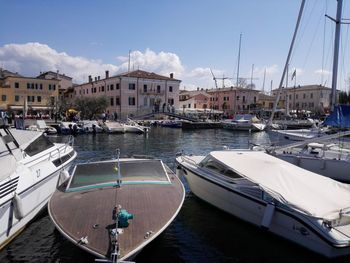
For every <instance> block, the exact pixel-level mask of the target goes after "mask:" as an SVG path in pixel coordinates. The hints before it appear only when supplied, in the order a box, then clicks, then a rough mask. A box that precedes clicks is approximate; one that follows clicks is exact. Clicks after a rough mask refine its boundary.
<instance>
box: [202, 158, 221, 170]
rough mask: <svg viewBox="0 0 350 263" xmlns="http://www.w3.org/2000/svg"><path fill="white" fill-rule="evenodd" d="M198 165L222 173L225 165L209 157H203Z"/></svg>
mask: <svg viewBox="0 0 350 263" xmlns="http://www.w3.org/2000/svg"><path fill="white" fill-rule="evenodd" d="M199 166H200V167H203V168H206V169H209V170H211V171H214V172H217V173H222V172H224V171H225V166H223V165H222V164H220V163H218V162H217V161H215V160H213V159H211V158H206V159H204V160H203V161H202V162H201V163H200V164H199Z"/></svg>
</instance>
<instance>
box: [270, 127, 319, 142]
mask: <svg viewBox="0 0 350 263" xmlns="http://www.w3.org/2000/svg"><path fill="white" fill-rule="evenodd" d="M271 132H273V133H276V134H277V135H278V136H283V137H284V138H285V139H288V140H292V141H304V140H308V139H312V138H317V137H321V136H324V135H325V133H324V132H322V131H321V130H308V129H299V130H272V131H271Z"/></svg>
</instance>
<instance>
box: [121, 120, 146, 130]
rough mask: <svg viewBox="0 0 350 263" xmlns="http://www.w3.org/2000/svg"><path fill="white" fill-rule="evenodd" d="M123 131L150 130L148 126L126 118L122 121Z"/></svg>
mask: <svg viewBox="0 0 350 263" xmlns="http://www.w3.org/2000/svg"><path fill="white" fill-rule="evenodd" d="M124 128H125V132H131V133H147V132H149V130H150V127H148V126H143V125H140V124H138V123H137V122H136V121H133V120H131V119H128V120H127V122H126V123H124Z"/></svg>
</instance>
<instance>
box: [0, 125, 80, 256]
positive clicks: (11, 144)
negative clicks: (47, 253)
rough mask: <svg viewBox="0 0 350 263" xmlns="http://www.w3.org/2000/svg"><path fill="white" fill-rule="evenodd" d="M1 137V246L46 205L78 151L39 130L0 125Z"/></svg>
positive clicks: (69, 144)
mask: <svg viewBox="0 0 350 263" xmlns="http://www.w3.org/2000/svg"><path fill="white" fill-rule="evenodd" d="M0 137H1V139H0V167H1V169H0V208H1V210H0V211H1V213H0V249H1V248H3V247H4V246H5V245H6V244H7V243H9V242H10V241H11V240H12V239H13V238H14V237H15V236H16V235H17V234H19V233H20V232H21V230H23V229H24V227H25V226H26V224H27V223H28V222H30V221H31V220H32V219H33V218H34V217H35V216H36V215H37V214H38V213H39V212H40V211H41V210H42V209H43V208H44V207H45V206H46V204H47V202H48V200H49V198H50V197H51V195H52V193H53V192H54V191H55V190H56V187H57V185H58V181H59V177H60V176H61V177H62V178H64V177H65V176H66V175H67V172H66V170H67V169H68V168H69V166H70V165H71V163H72V161H73V160H74V159H75V158H76V155H77V154H76V152H75V150H74V149H73V148H72V146H71V143H67V144H64V143H52V142H51V141H50V140H49V139H48V138H47V137H46V136H45V135H44V134H43V133H42V132H35V131H28V130H15V129H8V128H7V127H6V126H4V125H1V127H0Z"/></svg>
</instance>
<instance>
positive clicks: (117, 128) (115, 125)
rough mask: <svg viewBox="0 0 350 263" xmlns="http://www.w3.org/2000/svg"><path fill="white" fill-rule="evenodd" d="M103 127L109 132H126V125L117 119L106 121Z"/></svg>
mask: <svg viewBox="0 0 350 263" xmlns="http://www.w3.org/2000/svg"><path fill="white" fill-rule="evenodd" d="M101 127H102V129H103V130H104V131H105V132H108V133H125V125H124V124H123V123H120V122H117V121H108V120H107V121H105V122H104V123H102V125H101Z"/></svg>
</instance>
